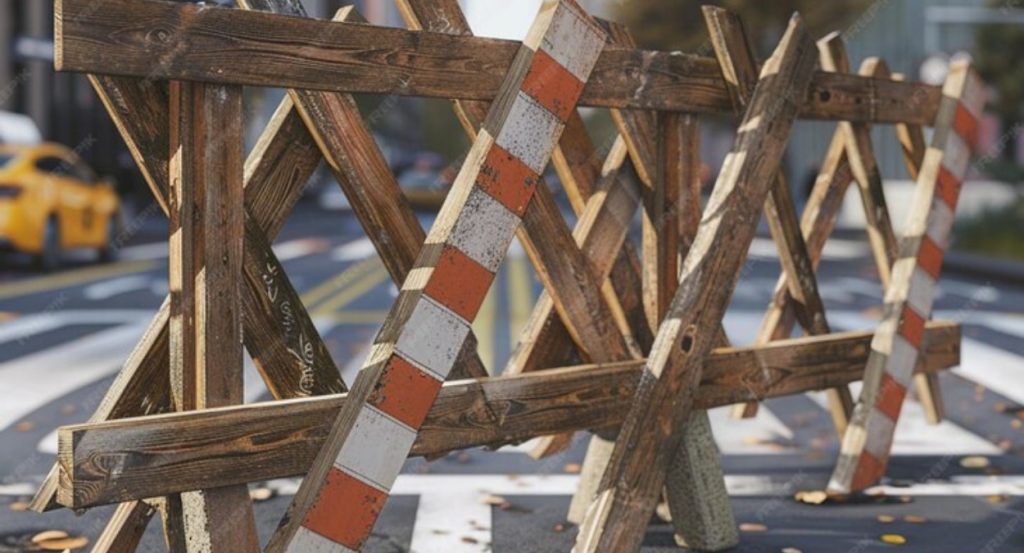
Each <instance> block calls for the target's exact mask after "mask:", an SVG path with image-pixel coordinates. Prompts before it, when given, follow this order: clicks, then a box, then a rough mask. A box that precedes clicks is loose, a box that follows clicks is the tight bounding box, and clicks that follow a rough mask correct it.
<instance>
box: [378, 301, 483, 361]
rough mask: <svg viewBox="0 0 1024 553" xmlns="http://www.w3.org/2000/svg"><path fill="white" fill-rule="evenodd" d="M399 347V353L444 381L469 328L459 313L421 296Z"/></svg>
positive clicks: (403, 330) (399, 341) (396, 345)
mask: <svg viewBox="0 0 1024 553" xmlns="http://www.w3.org/2000/svg"><path fill="white" fill-rule="evenodd" d="M401 332H402V333H401V334H399V336H398V341H397V342H396V343H395V350H396V351H397V352H398V353H400V354H401V355H402V357H404V358H405V359H407V360H408V361H411V362H413V363H415V364H416V365H417V366H419V367H420V368H422V369H424V370H425V371H426V373H427V374H429V375H431V376H433V377H434V378H436V379H438V380H442V381H443V380H444V379H445V378H447V377H448V373H449V372H451V370H452V366H453V365H454V364H455V359H456V358H457V357H458V356H459V351H460V350H461V349H462V344H463V343H464V342H465V341H466V335H468V334H469V325H467V324H466V322H465V321H463V320H462V319H461V318H459V317H458V316H457V315H456V314H455V313H452V312H451V311H449V310H447V309H445V308H444V307H442V306H441V305H438V304H437V303H435V302H434V301H433V300H431V299H430V298H429V297H427V296H426V295H424V296H421V297H420V299H419V301H418V302H416V307H414V308H413V311H412V315H410V316H409V320H408V321H406V323H405V327H404V328H402V331H401Z"/></svg>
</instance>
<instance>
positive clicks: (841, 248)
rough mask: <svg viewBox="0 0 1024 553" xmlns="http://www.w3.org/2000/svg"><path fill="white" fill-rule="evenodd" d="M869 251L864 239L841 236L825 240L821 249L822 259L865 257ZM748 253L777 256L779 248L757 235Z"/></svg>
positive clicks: (759, 255) (758, 255) (768, 256)
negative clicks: (849, 238) (844, 238)
mask: <svg viewBox="0 0 1024 553" xmlns="http://www.w3.org/2000/svg"><path fill="white" fill-rule="evenodd" d="M870 251H871V248H870V246H868V244H867V242H865V241H858V240H843V239H841V238H829V240H828V241H827V242H825V249H824V250H822V254H821V257H822V259H834V260H844V259H860V258H862V257H866V256H867V255H868V254H869V253H870ZM750 255H751V256H753V257H762V258H772V259H774V258H777V257H779V248H778V246H776V245H775V242H774V241H773V240H772V239H771V238H765V237H761V236H758V237H756V238H754V242H753V243H751V245H750Z"/></svg>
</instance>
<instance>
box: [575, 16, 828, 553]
mask: <svg viewBox="0 0 1024 553" xmlns="http://www.w3.org/2000/svg"><path fill="white" fill-rule="evenodd" d="M815 54H816V52H815V48H814V42H813V41H812V40H811V39H810V37H809V36H808V35H807V32H806V31H805V30H804V28H803V24H802V22H801V21H800V18H799V16H794V17H793V19H792V20H791V22H790V25H789V28H788V29H787V31H786V34H785V36H784V37H783V38H782V41H781V43H780V44H779V46H778V48H777V49H776V51H775V53H774V54H773V55H772V57H771V58H769V60H768V61H767V62H766V63H765V65H764V68H763V69H762V72H761V79H760V81H759V82H758V86H757V90H756V91H755V93H754V96H753V98H752V100H751V102H750V105H749V108H748V110H747V114H746V116H745V117H744V119H743V122H742V124H741V125H740V128H739V135H738V137H737V140H736V144H735V145H734V147H733V150H732V151H731V152H730V154H729V155H728V156H727V159H726V161H725V163H724V165H723V170H722V172H721V173H720V175H719V179H718V182H717V183H716V186H715V189H714V192H713V193H712V196H711V199H710V201H709V203H708V206H707V208H706V209H705V214H704V217H703V219H702V220H701V226H700V230H698V232H697V236H696V238H695V239H694V244H693V247H692V249H691V250H690V253H689V254H688V255H687V257H686V260H685V262H684V264H683V271H682V277H681V279H680V283H679V292H678V294H677V295H676V297H675V299H674V300H673V302H672V307H671V309H670V311H669V314H668V316H667V317H666V319H665V321H664V322H663V323H662V324H661V326H660V327H659V330H658V334H657V338H656V339H655V342H654V347H653V348H652V350H651V354H650V356H649V357H648V361H647V365H646V366H645V370H644V373H643V376H642V377H641V381H640V384H639V385H638V388H637V393H636V394H635V395H634V398H633V403H632V405H631V407H630V413H629V415H628V416H627V418H626V421H625V423H623V426H622V430H621V431H620V433H619V436H618V438H617V439H616V442H615V449H614V452H613V454H612V458H611V461H610V462H609V464H608V468H607V469H606V470H605V474H604V478H603V480H602V483H601V491H600V493H599V494H598V497H597V499H596V500H595V501H594V504H593V506H592V507H591V508H590V510H589V511H588V512H587V517H586V519H585V520H584V522H583V525H582V526H581V527H580V533H579V536H578V538H577V542H576V547H575V550H576V551H578V552H580V553H583V552H587V551H634V550H636V549H637V548H638V547H639V544H640V542H641V540H642V538H643V535H644V531H645V529H646V528H647V522H648V520H649V519H650V516H651V513H652V512H653V511H654V507H655V504H656V502H657V498H658V494H659V493H660V491H661V488H662V485H663V484H664V480H665V471H666V469H667V468H668V463H669V461H670V460H671V459H670V454H671V453H673V452H674V451H675V450H676V449H677V447H678V445H679V436H678V435H677V434H676V432H677V431H678V430H679V429H681V428H682V427H683V425H684V424H685V423H686V421H687V420H688V419H689V415H690V408H691V407H692V403H693V394H694V393H695V392H696V388H697V384H698V383H699V382H700V373H701V365H702V363H703V361H704V359H705V357H706V355H707V353H708V352H710V351H711V348H712V347H713V345H714V341H715V340H716V339H717V338H718V336H719V334H718V332H716V330H717V328H718V327H719V326H720V325H721V323H722V317H723V316H724V314H725V309H726V305H727V304H728V300H729V296H730V295H731V293H732V290H733V288H734V287H735V284H736V281H737V279H738V277H739V269H740V267H741V265H742V262H743V259H744V258H745V253H746V251H747V250H748V249H749V247H750V243H751V241H752V240H753V237H754V232H755V230H756V224H757V220H758V217H757V214H758V213H759V212H760V211H761V208H762V206H763V205H764V201H765V200H766V199H767V195H768V192H769V184H770V182H771V180H770V179H768V178H766V177H767V176H770V175H774V174H775V172H776V171H778V168H779V163H780V161H781V157H782V153H783V151H784V147H785V143H786V139H787V136H788V135H789V130H790V128H791V126H792V123H793V121H794V120H795V118H796V115H797V107H798V100H796V99H799V98H802V97H803V96H804V94H806V92H807V87H808V86H809V84H810V78H811V73H812V72H813V70H814V62H815ZM767 117H770V119H771V124H768V122H767V119H766V118H767ZM741 183H742V186H743V187H744V188H743V193H742V194H740V193H739V192H738V188H737V187H738V186H740V185H741Z"/></svg>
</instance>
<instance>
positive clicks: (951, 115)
mask: <svg viewBox="0 0 1024 553" xmlns="http://www.w3.org/2000/svg"><path fill="white" fill-rule="evenodd" d="M984 104H985V100H984V91H983V85H982V84H981V81H980V79H978V77H977V76H976V75H975V74H974V72H973V71H972V69H971V67H970V63H969V62H965V61H960V62H954V63H953V64H951V66H950V70H949V75H948V76H947V77H946V84H945V86H944V87H943V101H942V107H941V109H940V111H939V119H938V120H937V121H936V125H935V129H934V132H933V135H932V140H931V145H930V146H929V148H928V150H927V151H926V153H925V157H924V162H923V163H922V166H921V171H920V173H919V174H918V178H917V184H916V186H915V188H914V197H913V199H912V200H911V204H910V210H909V214H908V220H907V224H906V226H905V228H906V231H905V233H904V236H903V238H902V239H901V242H900V256H899V259H897V261H896V263H895V264H894V265H893V273H892V280H891V282H890V285H889V286H888V287H887V288H886V291H885V314H884V315H883V318H882V322H881V324H880V325H879V327H878V332H877V333H876V334H875V336H874V338H873V339H872V342H871V355H870V357H869V358H868V363H867V367H866V368H865V372H864V387H863V388H862V391H861V395H860V398H859V399H858V401H857V407H856V409H855V410H854V416H853V420H852V422H851V424H850V428H849V429H848V430H847V431H846V434H845V435H844V436H843V442H842V446H841V449H840V455H839V461H838V462H837V464H836V468H835V471H834V472H833V473H832V478H831V480H830V481H829V485H828V491H829V492H830V493H833V494H847V493H851V492H858V491H862V490H864V489H865V488H867V487H869V486H872V485H874V484H876V483H877V482H878V481H879V480H880V479H881V478H882V476H883V475H884V474H885V470H886V466H887V464H888V461H889V454H890V450H891V447H892V439H893V434H894V432H895V428H896V424H897V422H898V421H899V416H900V410H901V408H902V406H903V400H904V397H905V396H906V393H907V387H908V386H909V384H910V381H911V377H912V376H913V373H914V368H915V366H916V363H917V361H918V359H919V357H920V353H921V347H922V329H923V328H924V326H925V323H926V321H927V320H928V318H929V317H930V316H931V311H932V305H933V302H934V300H935V292H936V287H937V285H938V278H939V274H940V272H941V269H942V260H943V257H944V254H945V250H946V247H947V246H948V244H949V238H950V234H951V232H952V227H953V218H954V214H955V212H956V205H957V200H958V198H959V195H960V189H961V185H962V183H963V179H964V177H965V175H966V173H967V170H968V168H969V165H970V158H971V154H972V150H973V149H974V147H975V146H976V144H977V134H978V124H979V123H978V121H979V118H980V116H981V113H982V111H983V109H984Z"/></svg>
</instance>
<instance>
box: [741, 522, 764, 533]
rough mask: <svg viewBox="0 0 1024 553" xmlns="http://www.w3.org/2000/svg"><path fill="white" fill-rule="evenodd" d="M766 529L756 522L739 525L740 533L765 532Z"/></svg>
mask: <svg viewBox="0 0 1024 553" xmlns="http://www.w3.org/2000/svg"><path fill="white" fill-rule="evenodd" d="M767 530H768V527H767V526H765V525H764V524H760V523H757V522H744V523H741V524H740V532H766V531H767Z"/></svg>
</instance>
